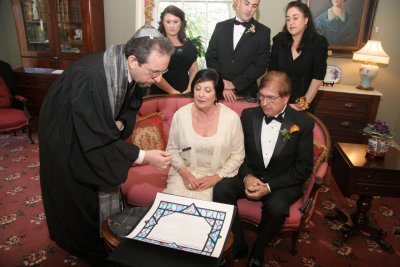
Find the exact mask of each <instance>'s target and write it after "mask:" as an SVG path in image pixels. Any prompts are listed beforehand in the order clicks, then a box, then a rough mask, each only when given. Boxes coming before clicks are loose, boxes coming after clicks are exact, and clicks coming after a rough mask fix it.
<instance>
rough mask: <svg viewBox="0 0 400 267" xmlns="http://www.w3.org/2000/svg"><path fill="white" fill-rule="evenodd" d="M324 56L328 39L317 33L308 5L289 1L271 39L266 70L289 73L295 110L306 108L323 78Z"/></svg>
mask: <svg viewBox="0 0 400 267" xmlns="http://www.w3.org/2000/svg"><path fill="white" fill-rule="evenodd" d="M327 57H328V42H327V40H326V38H325V37H324V36H322V35H319V34H318V33H317V32H316V29H315V26H314V23H313V19H312V15H311V11H310V9H309V8H308V6H307V5H306V4H303V3H301V2H299V1H292V2H290V3H289V4H288V5H287V7H286V25H285V26H284V27H283V31H282V32H280V33H278V34H277V35H276V36H275V37H274V38H273V45H272V51H271V57H270V62H269V66H268V71H269V70H278V71H284V72H286V73H287V74H288V76H289V77H290V80H291V81H292V93H291V96H290V99H289V103H290V104H291V106H292V107H293V108H294V109H297V110H305V109H308V108H309V106H310V104H311V103H312V101H313V99H314V97H315V95H316V94H317V92H318V89H319V87H320V86H321V85H322V82H323V79H324V77H325V73H326V66H327V64H326V60H327ZM311 110H312V108H311Z"/></svg>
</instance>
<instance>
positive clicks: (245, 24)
mask: <svg viewBox="0 0 400 267" xmlns="http://www.w3.org/2000/svg"><path fill="white" fill-rule="evenodd" d="M233 23H235V25H242V26H243V27H245V28H247V27H248V26H249V25H250V22H249V21H244V22H241V21H238V20H237V19H235V20H234V21H233Z"/></svg>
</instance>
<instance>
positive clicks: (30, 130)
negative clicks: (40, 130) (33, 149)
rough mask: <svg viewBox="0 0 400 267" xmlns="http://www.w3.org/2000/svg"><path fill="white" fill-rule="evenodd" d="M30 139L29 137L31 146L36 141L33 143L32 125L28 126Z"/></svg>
mask: <svg viewBox="0 0 400 267" xmlns="http://www.w3.org/2000/svg"><path fill="white" fill-rule="evenodd" d="M28 137H29V140H30V141H31V144H34V143H35V141H33V138H32V125H31V124H29V125H28Z"/></svg>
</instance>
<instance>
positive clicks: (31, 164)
mask: <svg viewBox="0 0 400 267" xmlns="http://www.w3.org/2000/svg"><path fill="white" fill-rule="evenodd" d="M35 137H36V136H35ZM35 139H37V138H35ZM38 157H39V153H38V145H37V144H34V145H32V144H29V141H28V138H27V137H26V136H25V135H21V134H19V135H18V136H13V135H0V266H2V267H9V266H10V267H11V266H12V267H14V266H38V267H45V266H49V267H50V266H51V267H53V266H76V267H81V266H82V267H83V266H87V265H86V264H85V263H83V262H82V261H81V260H79V259H78V258H76V257H74V256H73V255H69V254H68V253H66V252H65V251H63V250H62V249H60V248H59V247H58V246H57V245H56V244H55V243H54V242H52V241H51V240H50V239H49V237H48V232H47V227H46V221H45V215H44V212H43V203H42V199H41V194H40V184H39V183H40V181H39V165H40V163H39V159H38ZM394 179H395V177H394ZM396 179H398V178H396ZM356 199H357V198H356V196H354V197H352V198H344V197H342V195H341V194H340V191H338V188H337V186H336V184H335V182H334V180H333V179H332V177H331V175H328V177H327V179H326V181H325V184H324V185H323V187H322V189H321V193H320V195H319V200H318V203H317V207H316V211H315V213H314V217H313V220H312V223H311V224H310V227H309V228H308V229H307V231H305V232H302V233H301V235H300V236H301V238H300V240H299V244H298V249H299V250H298V254H297V255H295V256H292V255H291V254H290V253H289V249H288V247H289V244H290V236H289V235H287V234H285V233H284V234H282V236H280V237H279V238H277V239H276V240H274V242H272V244H271V246H270V247H269V248H267V249H266V254H265V257H266V262H265V266H270V267H272V266H307V267H312V266H349V267H350V266H351V267H356V266H385V267H389V266H399V262H400V236H399V235H398V233H399V230H400V216H399V214H400V205H398V204H399V200H398V199H394V198H375V199H374V200H373V205H372V208H371V213H372V214H373V216H374V218H375V219H376V220H377V222H378V224H379V225H380V226H381V227H382V228H383V229H384V230H385V231H386V232H387V236H386V237H385V240H386V241H387V242H389V243H391V244H392V246H393V248H394V251H395V252H394V254H388V253H386V252H385V251H382V250H381V249H380V247H379V246H378V244H377V243H375V242H374V241H371V240H369V239H368V238H367V237H365V236H363V235H360V236H356V237H352V238H351V239H349V240H348V242H347V243H346V244H345V245H344V246H343V247H341V248H340V249H338V248H336V247H334V246H333V245H332V241H333V240H334V239H335V238H336V237H337V233H338V231H337V229H338V228H339V227H340V223H339V222H330V221H328V220H326V219H325V218H324V215H325V214H327V213H329V212H330V211H331V210H332V209H333V208H335V207H343V208H345V209H349V210H352V209H354V207H355V205H356ZM247 237H248V240H249V243H251V242H252V240H254V237H255V235H254V233H253V232H248V233H247ZM245 263H246V260H242V261H240V262H237V263H235V265H234V266H235V267H241V266H245ZM188 266H190V264H189V265H188ZM161 267H163V266H161ZM167 267H168V266H167ZM171 267H172V266H171Z"/></svg>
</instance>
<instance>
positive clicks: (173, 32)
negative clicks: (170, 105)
mask: <svg viewBox="0 0 400 267" xmlns="http://www.w3.org/2000/svg"><path fill="white" fill-rule="evenodd" d="M158 30H159V31H160V32H161V33H162V34H164V35H165V36H166V37H168V38H169V40H170V41H171V42H172V44H173V45H174V47H175V53H174V54H173V55H172V56H171V60H170V62H169V65H168V71H167V72H166V73H165V74H163V77H162V78H161V81H160V82H159V83H156V84H155V85H153V86H152V87H151V89H150V94H152V95H154V94H181V93H183V94H185V93H189V92H190V83H191V81H192V80H193V77H194V75H195V74H196V73H197V71H198V65H197V61H196V60H197V50H196V47H195V46H194V45H193V43H192V42H191V41H190V40H189V39H188V38H186V34H185V30H186V20H185V13H184V12H183V11H182V10H181V9H179V8H178V7H176V6H173V5H171V6H167V7H166V8H165V9H164V11H163V12H162V13H161V16H160V22H159V27H158Z"/></svg>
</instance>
